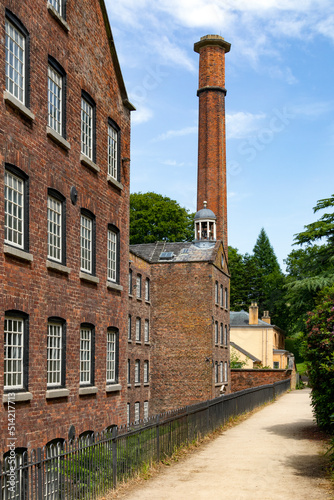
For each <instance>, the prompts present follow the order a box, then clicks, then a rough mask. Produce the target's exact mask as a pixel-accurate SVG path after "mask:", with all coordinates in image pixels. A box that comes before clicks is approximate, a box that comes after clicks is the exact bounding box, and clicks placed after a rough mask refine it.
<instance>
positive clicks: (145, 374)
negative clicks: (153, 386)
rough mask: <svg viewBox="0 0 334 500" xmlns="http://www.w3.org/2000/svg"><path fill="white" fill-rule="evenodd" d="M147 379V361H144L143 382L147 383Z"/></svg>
mask: <svg viewBox="0 0 334 500" xmlns="http://www.w3.org/2000/svg"><path fill="white" fill-rule="evenodd" d="M148 381H149V362H148V361H144V384H148Z"/></svg>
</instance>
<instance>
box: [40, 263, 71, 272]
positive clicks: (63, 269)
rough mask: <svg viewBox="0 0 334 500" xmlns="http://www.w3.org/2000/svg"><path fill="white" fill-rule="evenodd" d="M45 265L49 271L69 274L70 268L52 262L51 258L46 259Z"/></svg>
mask: <svg viewBox="0 0 334 500" xmlns="http://www.w3.org/2000/svg"><path fill="white" fill-rule="evenodd" d="M46 267H47V268H48V269H50V270H51V271H56V272H58V273H62V274H70V272H71V269H70V268H69V267H66V266H64V265H63V264H58V262H52V261H51V260H47V261H46Z"/></svg>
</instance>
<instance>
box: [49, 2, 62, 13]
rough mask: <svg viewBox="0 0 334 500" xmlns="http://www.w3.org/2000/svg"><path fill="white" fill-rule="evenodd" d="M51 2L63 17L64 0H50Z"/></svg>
mask: <svg viewBox="0 0 334 500" xmlns="http://www.w3.org/2000/svg"><path fill="white" fill-rule="evenodd" d="M48 2H49V4H50V5H52V7H53V8H54V10H55V11H56V12H58V14H59V15H60V16H61V17H62V9H63V5H62V0H48Z"/></svg>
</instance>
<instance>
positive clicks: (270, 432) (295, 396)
mask: <svg viewBox="0 0 334 500" xmlns="http://www.w3.org/2000/svg"><path fill="white" fill-rule="evenodd" d="M309 394H310V391H309V390H308V389H304V390H302V391H294V392H291V393H288V394H286V395H284V396H282V397H281V398H279V399H278V401H276V402H275V403H274V404H272V405H269V406H266V407H265V408H263V409H262V410H260V411H259V412H257V413H255V414H254V415H252V416H251V417H250V418H248V419H247V420H245V421H244V422H241V423H240V424H238V425H237V426H235V427H233V428H231V429H229V430H227V431H225V432H224V433H223V434H222V435H221V436H219V437H217V438H216V439H215V440H214V441H212V442H210V443H209V444H207V445H206V446H203V447H202V448H200V449H199V450H198V451H196V452H195V453H194V454H192V455H191V456H189V457H188V458H186V459H185V460H182V461H181V462H180V463H176V464H175V465H173V466H172V467H170V468H167V467H166V468H165V469H163V472H162V473H161V474H159V475H158V476H156V477H155V478H152V479H150V480H148V481H146V482H145V483H144V484H137V485H136V486H135V487H133V488H131V490H130V491H126V492H124V494H120V496H118V495H117V498H126V499H127V500H187V499H192V500H202V499H210V498H213V499H219V500H220V499H224V500H225V499H226V500H243V499H247V500H281V499H282V500H283V499H284V500H286V499H287V498H288V499H291V500H329V499H331V500H332V499H333V498H334V496H333V492H332V493H331V492H330V482H329V481H328V480H326V479H325V477H324V472H323V468H324V466H325V463H326V459H325V458H324V457H323V450H324V447H323V443H322V441H321V439H320V435H319V432H318V431H317V429H316V427H315V424H314V422H313V418H312V410H311V406H310V398H309Z"/></svg>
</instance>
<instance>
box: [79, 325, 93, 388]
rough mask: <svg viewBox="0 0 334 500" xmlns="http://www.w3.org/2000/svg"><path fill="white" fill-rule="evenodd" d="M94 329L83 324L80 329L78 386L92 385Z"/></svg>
mask: <svg viewBox="0 0 334 500" xmlns="http://www.w3.org/2000/svg"><path fill="white" fill-rule="evenodd" d="M94 348H95V345H94V327H93V326H91V325H88V324H86V323H83V324H82V325H81V328H80V385H93V384H94V356H95V353H94V350H95V349H94Z"/></svg>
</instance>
